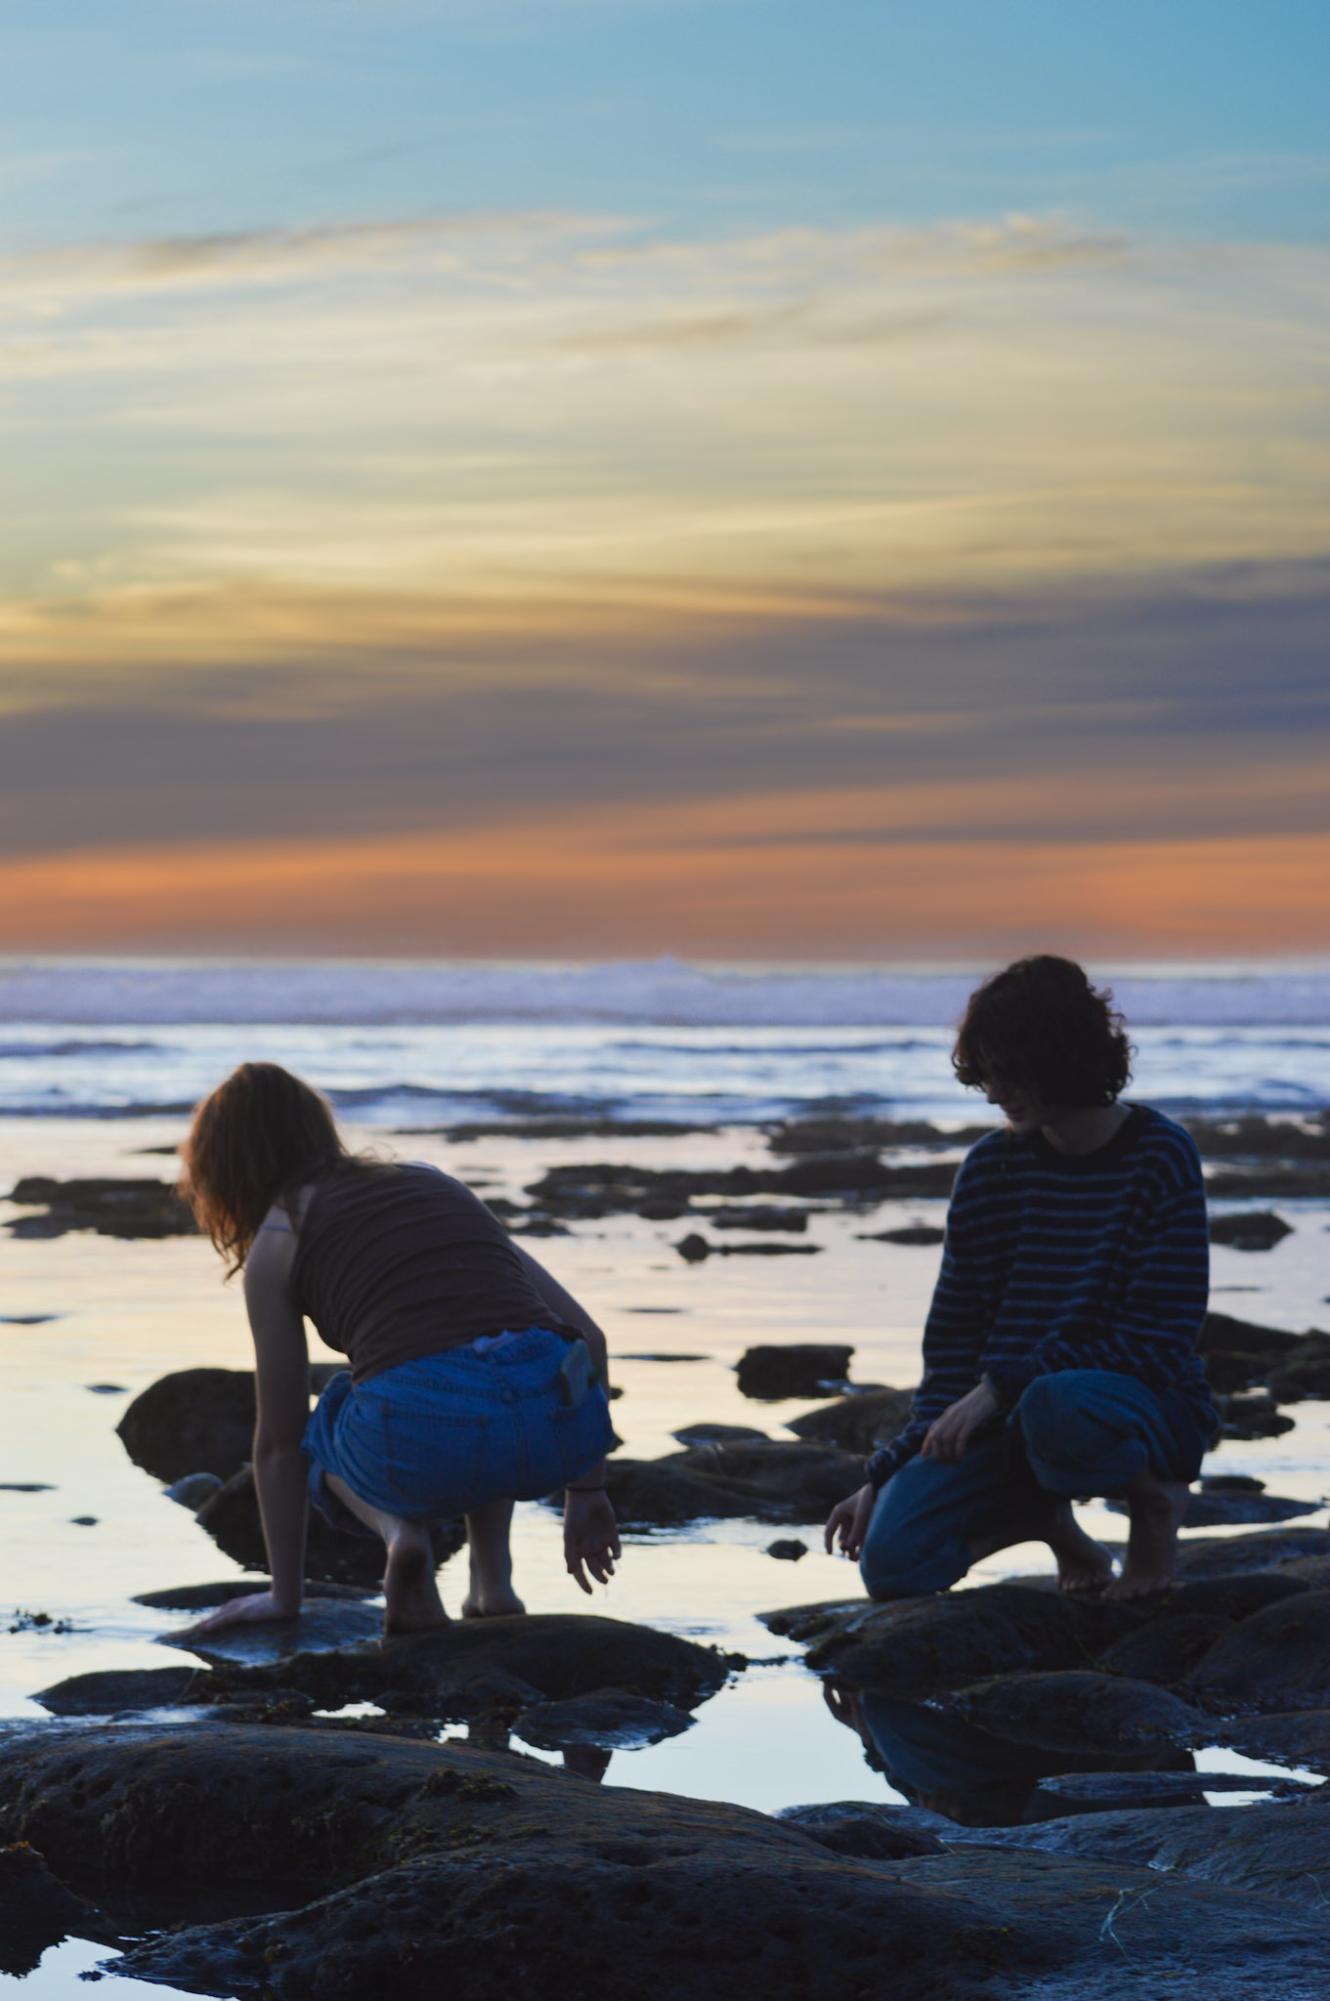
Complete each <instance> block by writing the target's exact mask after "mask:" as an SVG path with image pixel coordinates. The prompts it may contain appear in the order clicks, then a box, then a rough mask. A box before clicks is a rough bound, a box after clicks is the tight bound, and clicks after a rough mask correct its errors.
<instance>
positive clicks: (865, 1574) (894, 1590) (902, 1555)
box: [859, 1525, 965, 1604]
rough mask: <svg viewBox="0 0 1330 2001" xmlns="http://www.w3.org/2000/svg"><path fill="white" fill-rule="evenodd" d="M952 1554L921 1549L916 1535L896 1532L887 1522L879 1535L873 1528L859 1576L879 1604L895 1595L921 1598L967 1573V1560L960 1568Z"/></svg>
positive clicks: (869, 1535) (896, 1596)
mask: <svg viewBox="0 0 1330 2001" xmlns="http://www.w3.org/2000/svg"><path fill="white" fill-rule="evenodd" d="M950 1554H951V1553H950V1552H949V1551H941V1550H938V1549H934V1548H929V1547H925V1548H922V1549H921V1548H919V1547H918V1546H917V1543H916V1542H914V1541H913V1539H912V1538H910V1537H908V1536H905V1535H902V1534H900V1533H899V1532H897V1533H895V1534H893V1533H892V1532H891V1528H890V1525H884V1529H883V1532H880V1533H879V1534H878V1535H876V1536H875V1535H874V1534H873V1532H872V1530H871V1529H870V1530H869V1534H868V1539H867V1541H866V1542H865V1543H864V1547H863V1554H862V1555H861V1556H860V1558H859V1575H860V1577H861V1578H862V1579H863V1583H864V1590H865V1591H866V1592H867V1593H868V1595H869V1597H870V1598H872V1599H875V1600H876V1601H877V1602H878V1603H879V1604H884V1603H886V1602H887V1601H888V1600H889V1599H892V1598H918V1597H921V1596H923V1595H924V1594H925V1593H926V1592H929V1591H945V1590H946V1588H947V1586H948V1585H949V1584H954V1583H955V1582H956V1579H957V1577H958V1576H960V1575H962V1574H963V1572H964V1569H965V1565H964V1563H963V1562H962V1563H961V1564H960V1565H959V1567H958V1566H957V1565H956V1564H954V1563H952V1562H949V1561H948V1560H947V1558H948V1556H949V1555H950Z"/></svg>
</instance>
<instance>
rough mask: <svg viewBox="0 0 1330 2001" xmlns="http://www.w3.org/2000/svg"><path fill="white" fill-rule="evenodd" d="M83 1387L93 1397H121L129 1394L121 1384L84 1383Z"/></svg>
mask: <svg viewBox="0 0 1330 2001" xmlns="http://www.w3.org/2000/svg"><path fill="white" fill-rule="evenodd" d="M83 1387H84V1389H85V1390H90V1391H91V1392H92V1394H93V1396H95V1397H123V1396H128V1394H129V1392H128V1390H127V1389H126V1388H125V1385H124V1384H123V1383H85V1384H84V1385H83Z"/></svg>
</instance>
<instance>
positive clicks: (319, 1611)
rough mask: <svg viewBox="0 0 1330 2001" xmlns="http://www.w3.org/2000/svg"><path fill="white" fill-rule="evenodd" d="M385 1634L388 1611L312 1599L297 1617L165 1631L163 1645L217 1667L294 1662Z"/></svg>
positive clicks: (350, 1601) (336, 1600) (352, 1601)
mask: <svg viewBox="0 0 1330 2001" xmlns="http://www.w3.org/2000/svg"><path fill="white" fill-rule="evenodd" d="M382 1633H383V1614H382V1612H381V1611H379V1610H377V1609H376V1608H375V1607H372V1606H369V1605H365V1604H363V1603H360V1602H358V1601H356V1600H355V1599H342V1598H333V1599H328V1598H312V1599H310V1600H309V1601H308V1602H307V1603H306V1604H305V1605H304V1606H303V1607H302V1608H301V1611H300V1615H299V1617H298V1618H295V1619H272V1620H264V1622H263V1623H262V1624H261V1625H235V1626H223V1627H222V1628H221V1629H220V1631H218V1632H216V1633H203V1634H199V1635H198V1636H197V1637H195V1638H193V1639H191V1638H190V1637H189V1634H188V1631H187V1630H186V1631H182V1632H175V1633H163V1634H162V1635H161V1642H162V1645H163V1646H167V1647H180V1648H182V1649H183V1650H184V1651H185V1652H186V1653H191V1654H197V1655H198V1657H199V1659H200V1660H201V1661H209V1662H211V1663H212V1664H213V1665H214V1666H216V1665H217V1664H219V1663H220V1662H222V1661H226V1662H237V1663H241V1664H244V1665H247V1666H248V1665H257V1664H259V1663H262V1662H267V1661H285V1660H289V1659H290V1658H291V1656H292V1655H293V1654H295V1653H300V1654H319V1653H330V1652H332V1651H333V1650H334V1649H336V1648H339V1647H351V1646H355V1645H357V1644H358V1642H360V1641H362V1640H377V1639H379V1638H380V1637H381V1636H382Z"/></svg>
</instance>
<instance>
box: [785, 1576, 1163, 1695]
mask: <svg viewBox="0 0 1330 2001" xmlns="http://www.w3.org/2000/svg"><path fill="white" fill-rule="evenodd" d="M805 1610H811V1612H812V1613H813V1616H814V1620H815V1622H817V1621H818V1620H820V1622H821V1623H820V1624H819V1625H818V1629H817V1630H816V1632H810V1631H809V1627H808V1625H807V1624H806V1623H801V1622H800V1621H799V1614H798V1613H794V1614H791V1613H778V1614H767V1615H765V1617H764V1623H765V1624H766V1625H768V1626H769V1627H770V1628H771V1630H772V1631H773V1632H781V1633H788V1634H789V1636H790V1637H791V1638H798V1639H802V1638H804V1636H805V1635H807V1636H808V1637H809V1638H810V1639H811V1641H812V1644H811V1646H810V1648H809V1653H808V1665H809V1666H810V1667H811V1668H813V1669H814V1670H815V1671H816V1672H817V1673H818V1674H830V1675H833V1676H834V1677H835V1679H836V1680H837V1681H838V1682H841V1683H844V1684H845V1685H846V1686H848V1687H851V1688H871V1689H875V1690H879V1691H881V1692H882V1693H883V1694H886V1695H892V1696H896V1697H901V1698H904V1699H917V1698H919V1697H923V1696H929V1695H933V1694H936V1693H938V1692H939V1691H941V1690H945V1689H953V1688H960V1687H963V1686H964V1685H965V1684H967V1683H972V1682H977V1681H978V1680H979V1679H980V1678H981V1677H982V1676H985V1675H992V1674H1001V1673H1016V1672H1019V1671H1023V1670H1029V1669H1035V1668H1044V1669H1052V1668H1074V1667H1079V1666H1081V1665H1082V1663H1083V1662H1084V1661H1085V1660H1086V1658H1087V1655H1088V1654H1089V1653H1091V1652H1092V1651H1093V1650H1094V1648H1095V1643H1096V1642H1097V1643H1098V1644H1099V1645H1106V1644H1108V1642H1109V1641H1110V1640H1111V1639H1112V1638H1113V1637H1114V1636H1115V1634H1116V1633H1118V1632H1120V1631H1121V1630H1122V1629H1123V1624H1124V1623H1125V1622H1123V1621H1122V1620H1121V1617H1120V1615H1119V1612H1118V1610H1117V1608H1115V1607H1113V1606H1110V1605H1105V1604H1103V1603H1102V1602H1099V1603H1095V1602H1092V1601H1086V1600H1080V1599H1073V1598H1071V1597H1069V1596H1067V1595H1065V1594H1058V1593H1056V1592H1052V1591H1043V1590H1039V1589H1037V1588H1033V1587H1031V1586H1027V1585H1020V1584H989V1585H982V1586H980V1587H979V1588H978V1589H976V1590H973V1591H962V1592H956V1593H940V1594H938V1595H936V1596H932V1597H924V1598H899V1599H895V1600H893V1601H891V1602H890V1603H887V1604H883V1605H875V1604H873V1603H871V1602H869V1603H865V1602H863V1601H862V1600H861V1601H859V1603H857V1604H855V1605H853V1606H852V1607H851V1608H850V1610H849V1611H848V1612H838V1611H837V1610H836V1608H834V1607H830V1608H822V1607H813V1608H805Z"/></svg>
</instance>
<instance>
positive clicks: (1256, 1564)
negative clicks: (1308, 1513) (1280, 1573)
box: [1178, 1528, 1330, 1584]
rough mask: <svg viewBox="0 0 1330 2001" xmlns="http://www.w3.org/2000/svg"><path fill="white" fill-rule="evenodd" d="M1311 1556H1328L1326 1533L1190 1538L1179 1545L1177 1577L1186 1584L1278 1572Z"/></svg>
mask: <svg viewBox="0 0 1330 2001" xmlns="http://www.w3.org/2000/svg"><path fill="white" fill-rule="evenodd" d="M1313 1557H1330V1531H1327V1530H1326V1529H1282V1528H1281V1529H1266V1530H1264V1531H1260V1530H1258V1531H1257V1533H1256V1534H1255V1535H1242V1536H1194V1537H1192V1538H1191V1539H1190V1540H1189V1541H1187V1542H1184V1543H1182V1544H1181V1545H1180V1546H1179V1549H1178V1576H1179V1578H1180V1579H1182V1580H1183V1581H1184V1582H1185V1583H1188V1584H1190V1583H1191V1582H1192V1581H1193V1580H1194V1579H1200V1578H1218V1577H1236V1576H1238V1575H1239V1574H1240V1573H1243V1572H1251V1571H1262V1570H1278V1569H1279V1568H1281V1566H1282V1565H1284V1564H1289V1563H1293V1562H1295V1561H1297V1560H1298V1559H1300V1558H1313Z"/></svg>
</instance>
